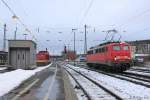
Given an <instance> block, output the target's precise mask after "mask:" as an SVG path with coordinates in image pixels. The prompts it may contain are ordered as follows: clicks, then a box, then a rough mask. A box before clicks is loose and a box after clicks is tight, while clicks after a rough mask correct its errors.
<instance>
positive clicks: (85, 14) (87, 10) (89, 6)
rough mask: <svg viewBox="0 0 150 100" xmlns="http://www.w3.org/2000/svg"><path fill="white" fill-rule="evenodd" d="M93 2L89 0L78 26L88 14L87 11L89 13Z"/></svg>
mask: <svg viewBox="0 0 150 100" xmlns="http://www.w3.org/2000/svg"><path fill="white" fill-rule="evenodd" d="M93 2H94V0H91V2H90V4H89V5H88V8H87V9H86V11H85V13H84V15H83V17H82V19H81V21H80V23H79V26H80V25H81V24H82V23H83V21H84V19H85V18H86V16H87V15H88V13H89V11H90V9H91V7H92V5H93Z"/></svg>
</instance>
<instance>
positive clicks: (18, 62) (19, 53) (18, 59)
mask: <svg viewBox="0 0 150 100" xmlns="http://www.w3.org/2000/svg"><path fill="white" fill-rule="evenodd" d="M16 51H17V67H18V68H21V67H22V64H21V63H22V61H21V60H22V59H21V58H22V57H21V53H22V51H21V49H17V50H16Z"/></svg>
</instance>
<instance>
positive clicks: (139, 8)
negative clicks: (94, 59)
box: [0, 0, 150, 54]
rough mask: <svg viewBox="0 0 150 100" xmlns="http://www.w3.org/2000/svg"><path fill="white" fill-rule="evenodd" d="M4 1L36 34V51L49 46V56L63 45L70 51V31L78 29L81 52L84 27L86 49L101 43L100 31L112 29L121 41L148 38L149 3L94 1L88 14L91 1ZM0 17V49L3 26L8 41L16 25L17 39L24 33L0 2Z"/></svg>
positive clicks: (78, 42)
mask: <svg viewBox="0 0 150 100" xmlns="http://www.w3.org/2000/svg"><path fill="white" fill-rule="evenodd" d="M5 1H6V2H7V3H8V5H9V6H10V7H11V8H12V9H13V10H14V12H15V13H16V15H17V16H19V18H20V20H22V21H23V23H24V24H25V25H27V27H28V28H29V29H30V30H31V31H32V33H33V34H34V35H35V37H36V38H37V40H38V41H37V44H38V50H42V49H45V48H46V47H48V48H49V49H50V50H51V51H50V52H51V53H52V52H53V53H55V54H59V53H60V51H62V49H63V46H64V45H65V44H67V45H68V44H69V46H70V48H71V49H73V41H72V40H73V33H71V29H72V28H78V31H77V32H76V38H77V41H76V48H77V50H78V52H79V53H82V52H83V44H84V42H83V41H79V40H83V39H84V34H83V33H81V32H82V31H84V27H83V25H84V24H87V25H88V29H87V30H88V34H87V38H88V47H90V46H94V45H96V44H99V43H100V42H101V41H102V40H104V38H105V35H106V33H104V32H102V31H106V30H110V29H114V28H115V29H117V30H118V31H119V33H118V34H121V35H122V40H141V39H149V37H150V34H149V33H150V24H149V23H150V20H149V18H150V0H93V3H92V6H91V7H90V9H89V11H88V13H87V14H85V12H86V10H87V9H88V7H89V4H90V2H91V0H5ZM0 15H1V16H0V34H1V37H0V41H1V42H0V47H1V48H2V39H3V33H2V32H3V31H2V30H3V29H2V28H3V24H4V23H6V24H7V38H8V39H13V37H14V30H15V27H16V26H17V27H18V32H17V38H18V39H23V38H24V36H23V34H24V33H27V32H26V31H25V29H24V28H23V26H22V25H21V24H20V23H18V22H15V21H13V20H12V19H11V16H12V14H11V13H10V11H9V10H8V8H7V7H6V6H5V5H4V4H3V3H2V2H1V0H0ZM85 15H86V16H85ZM37 28H39V33H38V32H37ZM94 28H95V32H94ZM123 31H126V32H125V33H124V32H123ZM59 32H62V33H61V34H59ZM28 39H32V35H30V34H29V35H28ZM46 40H50V41H49V42H47V41H46ZM59 40H62V41H59Z"/></svg>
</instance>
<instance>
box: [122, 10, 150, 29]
mask: <svg viewBox="0 0 150 100" xmlns="http://www.w3.org/2000/svg"><path fill="white" fill-rule="evenodd" d="M147 13H150V9H147V10H144V11H143V12H141V13H139V14H137V15H135V16H133V17H131V18H129V19H128V20H126V22H125V23H122V24H121V25H119V27H122V26H125V25H127V23H131V22H132V21H134V20H135V19H137V18H139V17H141V16H144V15H145V14H147Z"/></svg>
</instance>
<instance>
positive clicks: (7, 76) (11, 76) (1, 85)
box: [0, 64, 51, 96]
mask: <svg viewBox="0 0 150 100" xmlns="http://www.w3.org/2000/svg"><path fill="white" fill-rule="evenodd" d="M49 66H51V64H49V65H47V66H43V67H38V68H36V69H34V70H23V69H17V70H14V71H11V72H7V73H2V74H0V96H3V95H4V94H6V93H8V92H9V91H11V90H13V89H14V88H15V87H17V86H19V85H20V84H21V83H22V82H23V81H25V80H26V79H28V78H30V77H31V76H33V75H35V74H36V73H37V72H39V71H42V70H43V69H46V68H48V67H49Z"/></svg>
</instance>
